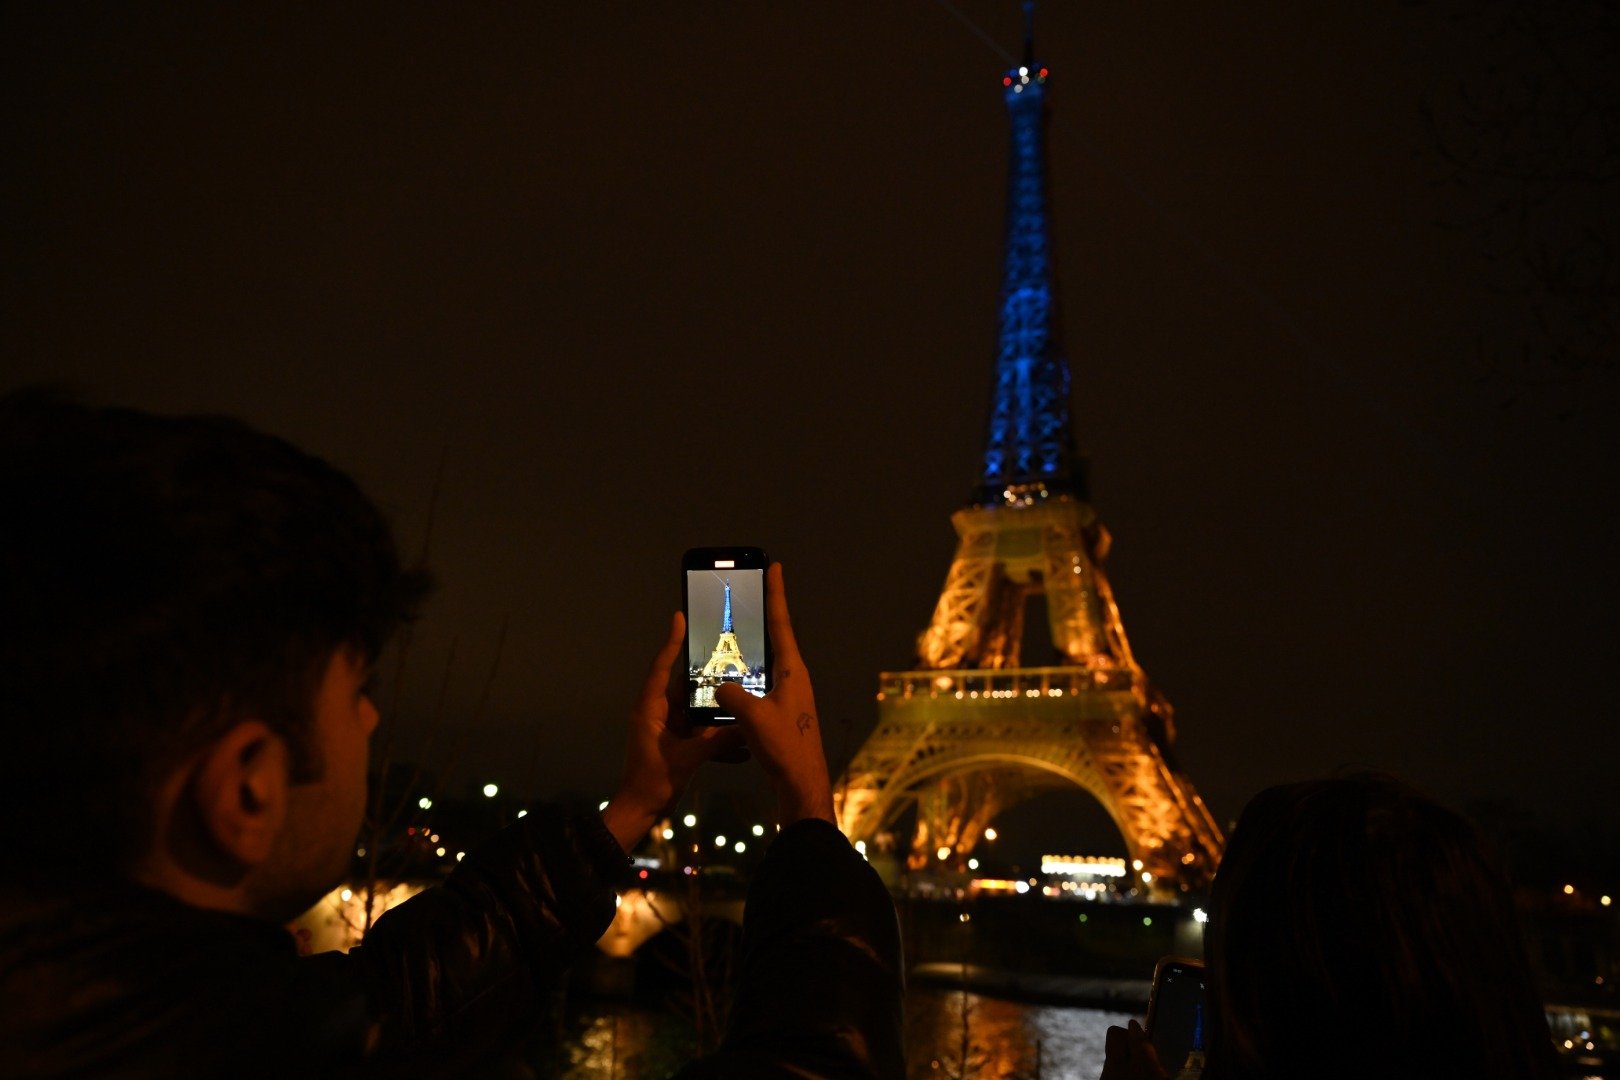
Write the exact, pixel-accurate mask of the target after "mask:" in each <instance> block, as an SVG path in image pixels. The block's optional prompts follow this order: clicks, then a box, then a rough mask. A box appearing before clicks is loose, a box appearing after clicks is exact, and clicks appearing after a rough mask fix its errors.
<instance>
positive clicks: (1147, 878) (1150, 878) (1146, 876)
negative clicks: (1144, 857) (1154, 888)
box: [1142, 870, 1153, 885]
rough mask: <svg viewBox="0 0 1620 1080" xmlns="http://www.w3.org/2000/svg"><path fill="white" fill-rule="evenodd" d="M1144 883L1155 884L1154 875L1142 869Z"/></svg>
mask: <svg viewBox="0 0 1620 1080" xmlns="http://www.w3.org/2000/svg"><path fill="white" fill-rule="evenodd" d="M1142 884H1144V885H1151V884H1153V875H1152V874H1150V873H1148V872H1147V871H1146V870H1144V871H1142Z"/></svg>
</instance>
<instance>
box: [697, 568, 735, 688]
mask: <svg viewBox="0 0 1620 1080" xmlns="http://www.w3.org/2000/svg"><path fill="white" fill-rule="evenodd" d="M728 671H729V672H731V674H729V675H728V674H727V672H728ZM747 675H748V661H746V660H744V659H743V654H742V646H741V645H739V644H738V643H737V631H736V630H735V629H734V628H733V627H732V625H731V579H730V578H727V579H726V607H725V613H724V614H723V615H722V616H721V619H720V638H719V640H718V641H716V642H715V645H714V652H712V653H710V654H709V662H708V663H706V664H704V665H703V677H702V679H701V680H699V684H698V690H697V695H696V698H695V699H694V700H693V702H692V703H693V704H694V705H698V706H702V707H705V708H713V707H714V706H715V704H716V702H715V700H714V691H715V688H716V687H718V686H719V685H720V684H721V683H722V682H724V681H725V680H726V679H728V678H730V679H736V680H741V679H743V678H744V677H746V676H747Z"/></svg>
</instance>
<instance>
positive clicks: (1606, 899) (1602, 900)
mask: <svg viewBox="0 0 1620 1080" xmlns="http://www.w3.org/2000/svg"><path fill="white" fill-rule="evenodd" d="M1613 902H1614V900H1613V898H1611V897H1608V896H1600V897H1598V903H1600V904H1602V905H1603V906H1604V907H1608V906H1609V905H1610V904H1612V903H1613Z"/></svg>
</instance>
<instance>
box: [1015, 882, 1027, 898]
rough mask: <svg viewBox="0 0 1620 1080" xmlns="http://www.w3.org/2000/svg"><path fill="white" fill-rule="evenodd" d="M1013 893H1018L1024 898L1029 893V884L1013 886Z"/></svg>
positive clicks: (1023, 883)
mask: <svg viewBox="0 0 1620 1080" xmlns="http://www.w3.org/2000/svg"><path fill="white" fill-rule="evenodd" d="M1013 891H1014V892H1016V893H1017V894H1018V895H1019V896H1023V895H1024V894H1025V893H1027V892H1029V882H1027V881H1020V882H1018V883H1017V884H1016V885H1014V886H1013Z"/></svg>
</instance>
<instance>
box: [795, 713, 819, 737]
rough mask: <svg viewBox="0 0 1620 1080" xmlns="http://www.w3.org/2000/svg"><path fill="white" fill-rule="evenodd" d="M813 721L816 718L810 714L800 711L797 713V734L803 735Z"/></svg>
mask: <svg viewBox="0 0 1620 1080" xmlns="http://www.w3.org/2000/svg"><path fill="white" fill-rule="evenodd" d="M815 722H816V718H815V717H813V716H811V715H810V714H809V713H807V712H805V713H800V714H799V734H800V735H803V734H804V733H805V732H807V731H809V730H810V725H811V724H813V723H815Z"/></svg>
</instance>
